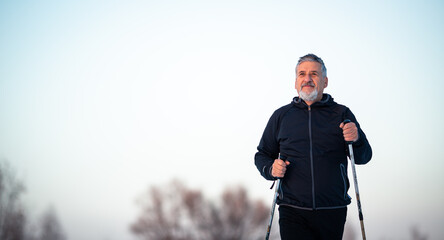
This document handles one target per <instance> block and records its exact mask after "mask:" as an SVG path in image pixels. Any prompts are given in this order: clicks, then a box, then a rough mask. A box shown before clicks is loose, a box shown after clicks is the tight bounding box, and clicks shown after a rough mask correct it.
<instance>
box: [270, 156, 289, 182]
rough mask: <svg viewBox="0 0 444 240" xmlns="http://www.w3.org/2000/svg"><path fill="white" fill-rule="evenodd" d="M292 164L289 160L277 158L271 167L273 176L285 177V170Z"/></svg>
mask: <svg viewBox="0 0 444 240" xmlns="http://www.w3.org/2000/svg"><path fill="white" fill-rule="evenodd" d="M288 165H290V162H289V161H285V162H284V161H283V160H281V159H275V160H274V163H273V166H272V168H271V175H272V176H273V177H277V178H282V177H284V174H285V171H287V166H288Z"/></svg>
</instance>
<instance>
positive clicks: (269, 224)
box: [265, 156, 286, 240]
mask: <svg viewBox="0 0 444 240" xmlns="http://www.w3.org/2000/svg"><path fill="white" fill-rule="evenodd" d="M279 159H281V160H284V161H285V159H286V157H284V156H279ZM281 180H282V178H278V180H277V183H276V190H275V191H274V198H273V205H271V216H270V221H269V222H268V227H267V235H265V240H268V239H269V238H270V232H271V225H272V224H273V217H274V208H275V207H276V201H277V198H278V197H279V189H280V188H281ZM273 185H274V183H273ZM271 188H273V186H271Z"/></svg>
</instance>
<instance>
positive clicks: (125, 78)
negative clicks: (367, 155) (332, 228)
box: [0, 0, 444, 240]
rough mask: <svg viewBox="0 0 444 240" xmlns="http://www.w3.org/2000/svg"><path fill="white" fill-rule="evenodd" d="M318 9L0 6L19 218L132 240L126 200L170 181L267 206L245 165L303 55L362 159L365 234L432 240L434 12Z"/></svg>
mask: <svg viewBox="0 0 444 240" xmlns="http://www.w3.org/2000/svg"><path fill="white" fill-rule="evenodd" d="M332 2H333V1H312V2H309V1H257V0H256V1H218V2H216V1H195V0H190V1H177V0H176V1H174V0H171V1H20V2H18V1H1V2H0V159H6V160H8V161H9V162H10V163H11V165H12V166H13V167H14V168H15V169H16V170H17V172H18V175H19V176H20V177H21V178H22V179H23V180H24V182H25V185H26V186H27V192H26V194H25V196H24V197H25V198H24V199H25V201H26V205H27V207H28V209H29V211H30V213H31V214H34V215H36V216H37V215H38V214H39V213H40V212H42V211H43V210H44V209H46V208H47V207H48V206H49V205H52V206H53V207H54V208H55V209H56V212H57V214H58V217H59V219H60V221H61V224H62V226H63V228H64V229H65V231H66V234H67V236H68V238H69V239H74V240H77V239H81V240H95V239H107V240H112V239H134V236H133V235H132V234H131V233H130V232H129V224H131V223H132V222H134V221H135V220H136V218H137V215H138V210H139V209H138V208H137V205H136V204H135V200H136V199H137V198H138V197H139V196H141V195H142V194H143V193H144V191H145V190H146V189H147V188H148V187H150V186H160V185H162V184H165V185H166V184H167V183H168V182H169V181H170V180H172V179H174V178H176V179H180V180H181V181H183V182H185V183H186V184H187V185H188V186H190V187H192V188H198V189H203V190H204V191H205V194H207V195H208V196H210V197H214V196H217V195H218V194H219V193H220V192H221V191H222V190H223V189H224V188H226V187H230V186H234V185H237V184H242V185H244V186H246V187H248V189H249V194H250V195H251V196H252V197H254V198H260V199H263V200H264V201H265V202H266V203H267V204H268V203H270V205H271V201H272V197H273V192H272V191H271V190H269V187H270V183H269V182H267V181H266V180H265V179H263V178H262V177H261V176H260V174H259V172H258V171H257V169H256V167H255V166H254V160H253V159H254V158H253V157H254V154H255V152H256V147H257V145H258V143H259V140H260V136H261V135H262V131H263V129H264V128H265V124H266V123H267V121H268V118H269V117H270V116H271V114H272V112H273V111H274V110H275V109H277V108H279V107H281V106H283V105H285V104H288V103H289V102H290V101H291V99H292V98H293V97H294V96H295V95H296V94H297V93H296V91H295V90H294V67H295V64H296V62H297V60H298V58H299V57H300V56H302V55H305V54H307V53H315V54H317V55H318V56H320V57H321V58H323V60H324V62H325V64H326V67H327V70H328V77H329V86H328V88H326V89H325V92H327V93H329V94H331V95H332V96H333V97H334V99H335V100H336V101H337V102H339V103H341V104H345V105H347V106H348V107H350V108H351V110H352V111H353V112H354V114H355V115H356V117H357V119H358V121H359V122H360V124H361V126H362V128H363V130H364V131H365V132H366V134H367V137H368V139H369V141H370V144H371V145H372V147H373V152H374V155H373V159H372V161H371V162H370V163H369V164H367V165H365V166H358V168H357V171H358V181H359V189H360V192H361V202H362V208H363V212H364V217H365V224H366V231H367V237H368V238H369V239H407V238H408V236H409V235H408V234H409V229H410V227H411V226H414V225H416V226H418V227H419V229H420V230H421V231H422V232H424V233H426V234H427V235H428V236H429V239H431V240H433V239H443V238H444V228H442V223H443V222H444V206H443V204H442V203H443V202H444V187H443V185H444V177H443V175H442V171H443V170H444V148H443V147H442V146H441V145H442V143H443V141H442V136H443V134H444V127H443V125H442V123H443V122H444V108H443V107H442V104H443V103H444V97H443V95H442V94H441V91H442V88H443V87H444V80H442V79H441V76H440V75H439V72H440V71H442V69H444V61H443V60H442V56H443V54H444V48H443V43H444V30H443V29H444V14H443V13H444V3H442V2H441V1H431V0H425V1H405V0H404V1H382V0H381V1H379V0H377V1H366V2H362V1H336V3H332ZM350 176H351V175H350ZM349 195H351V196H352V197H353V202H352V204H351V205H350V206H349V218H348V222H349V224H352V225H353V226H355V230H356V231H359V223H358V217H357V213H356V202H355V201H354V200H355V199H354V189H353V186H352V187H351V188H350V190H349ZM265 228H266V226H264V232H265Z"/></svg>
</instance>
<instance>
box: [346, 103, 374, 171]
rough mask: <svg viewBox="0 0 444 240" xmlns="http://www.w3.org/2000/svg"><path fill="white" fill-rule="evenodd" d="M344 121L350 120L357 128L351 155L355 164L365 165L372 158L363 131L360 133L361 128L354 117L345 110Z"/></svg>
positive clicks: (348, 110)
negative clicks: (356, 138) (357, 135)
mask: <svg viewBox="0 0 444 240" xmlns="http://www.w3.org/2000/svg"><path fill="white" fill-rule="evenodd" d="M344 119H350V120H351V121H352V122H354V123H355V124H356V127H357V128H358V134H359V138H358V140H357V141H356V142H354V143H353V154H354V156H355V163H356V164H366V163H368V162H369V161H370V160H371V158H372V148H371V146H370V143H369V142H368V140H367V136H366V135H365V133H364V131H362V129H361V126H360V125H359V123H358V121H357V120H356V118H355V115H354V114H353V113H352V112H351V111H350V109H348V108H347V111H346V113H345V118H344Z"/></svg>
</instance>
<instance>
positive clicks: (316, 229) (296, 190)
mask: <svg viewBox="0 0 444 240" xmlns="http://www.w3.org/2000/svg"><path fill="white" fill-rule="evenodd" d="M327 86H328V78H327V69H326V68H325V65H324V62H323V61H322V59H321V58H319V57H317V56H316V55H314V54H308V55H305V56H303V57H301V58H300V59H299V61H298V63H297V66H296V84H295V88H296V90H297V92H298V94H299V97H295V98H294V99H293V101H292V102H291V103H290V104H288V105H286V106H283V107H281V108H279V109H278V110H276V111H275V112H274V113H273V115H272V116H271V118H270V120H269V122H268V124H267V126H266V128H265V130H264V133H263V135H262V138H261V140H260V143H259V146H258V147H257V149H258V152H257V153H256V155H255V164H256V166H257V168H258V170H259V171H260V173H261V174H262V176H263V177H264V178H266V179H268V180H276V179H277V178H282V185H281V189H279V192H280V194H279V199H278V204H279V225H280V234H281V238H282V239H283V240H285V239H302V240H304V239H329V240H331V239H338V240H340V239H342V235H343V232H344V224H345V219H346V215H347V205H348V204H350V202H351V199H350V196H349V195H348V194H347V191H348V189H349V180H348V177H347V165H348V164H347V163H348V162H347V154H348V152H347V145H346V142H349V141H352V142H353V148H354V155H355V162H356V164H366V163H367V162H368V161H370V159H371V157H372V149H371V147H370V145H369V143H368V141H367V138H366V136H365V134H364V132H363V131H362V129H361V128H360V125H359V123H358V122H357V121H356V118H355V116H354V115H353V113H352V112H351V111H350V109H348V108H347V107H345V106H343V105H340V104H337V103H336V102H334V101H333V98H332V97H331V96H330V95H328V94H324V88H326V87H327ZM346 119H349V120H351V122H349V123H347V124H344V123H343V122H344V120H346ZM279 156H280V159H279ZM281 159H285V161H284V160H281Z"/></svg>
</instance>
